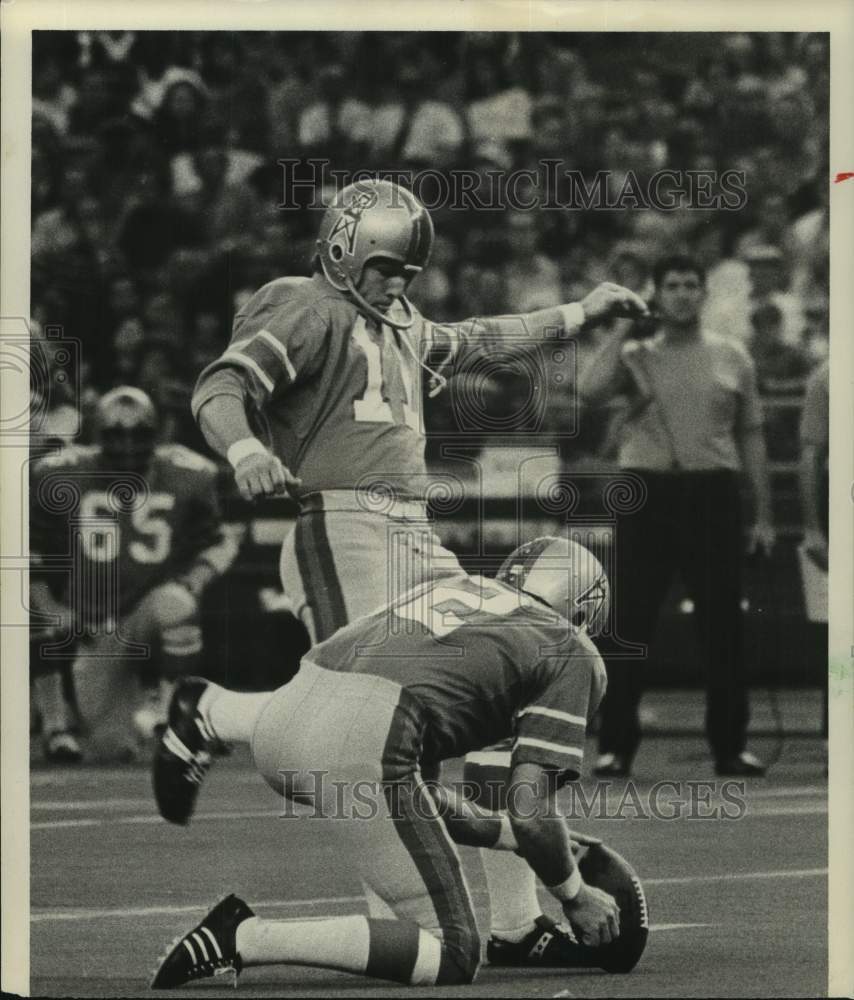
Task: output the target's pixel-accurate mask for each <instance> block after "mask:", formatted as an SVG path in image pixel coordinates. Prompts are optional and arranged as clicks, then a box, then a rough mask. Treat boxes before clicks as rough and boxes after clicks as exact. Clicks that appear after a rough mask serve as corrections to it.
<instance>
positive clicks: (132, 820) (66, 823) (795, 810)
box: [30, 800, 827, 831]
mask: <svg viewBox="0 0 854 1000" xmlns="http://www.w3.org/2000/svg"><path fill="white" fill-rule="evenodd" d="M152 809H153V806H152ZM826 813H827V803H826V802H819V803H809V802H805V803H803V804H793V805H783V806H774V805H769V806H761V807H759V808H758V809H757V808H751V806H750V802H749V800H748V802H747V810H746V812H745V814H744V816H743V817H742V820H745V819H761V818H763V817H766V816H823V815H825V814H826ZM265 818H266V819H277V818H279V813H278V811H277V809H276V807H275V805H273V804H271V806H270V808H268V809H250V810H234V809H230V810H223V811H222V812H208V813H199V814H198V815H197V816H196V818H195V822H197V823H203V822H205V821H206V820H244V819H265ZM291 818H292V819H299V817H297V816H294V817H291ZM618 818H619V819H620V821H621V822H622V821H623V818H620V817H611V818H609V817H603V819H602V820H601V822H609V821H610V820H615V819H618ZM685 821H686V822H689V821H688V820H687V819H686V820H685ZM695 822H699V820H695ZM720 822H724V821H723V820H720ZM727 822H739V821H738V820H735V819H731V820H727ZM161 823H163V820H161V819H160V817H159V816H157V815H156V814H155V813H154V812H149V813H145V814H136V815H131V816H98V817H91V818H86V819H83V818H81V819H57V820H39V821H37V822H35V823H31V824H30V830H33V831H35V830H65V829H68V828H73V827H83V826H119V825H124V826H156V825H158V824H161Z"/></svg>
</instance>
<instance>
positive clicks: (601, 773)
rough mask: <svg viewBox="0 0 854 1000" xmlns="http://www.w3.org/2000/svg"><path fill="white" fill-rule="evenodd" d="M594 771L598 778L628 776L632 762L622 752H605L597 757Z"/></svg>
mask: <svg viewBox="0 0 854 1000" xmlns="http://www.w3.org/2000/svg"><path fill="white" fill-rule="evenodd" d="M593 773H594V774H595V775H596V777H597V778H628V777H629V775H630V774H631V773H632V762H631V760H630V759H629V758H628V757H626V756H624V755H623V754H620V753H603V754H600V755H599V757H598V758H597V760H596V764H595V766H594V768H593Z"/></svg>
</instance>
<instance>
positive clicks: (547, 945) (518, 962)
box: [486, 914, 590, 969]
mask: <svg viewBox="0 0 854 1000" xmlns="http://www.w3.org/2000/svg"><path fill="white" fill-rule="evenodd" d="M534 923H535V927H534V929H533V930H532V931H531V932H530V933H529V934H526V935H525V937H523V938H522V940H521V941H504V940H502V939H501V938H499V937H495V936H494V935H493V936H492V937H491V938H490V939H489V941H487V943H486V958H487V960H488V962H489V964H490V965H503V966H508V965H513V966H527V967H529V968H530V967H532V966H533V967H535V968H540V969H552V968H555V969H556V968H566V967H568V966H579V965H586V964H588V962H587V958H588V953H589V951H590V949H589V948H584V947H583V946H582V945H580V944H579V943H578V940H577V939H576V937H575V935H574V934H573V932H572V928H571V927H570V926H569V924H563V923H561V924H558V923H555V921H554V920H552V919H551V917H547V916H546V915H545V914H542V915H541V916H539V917H537V919H536V920H535V921H534Z"/></svg>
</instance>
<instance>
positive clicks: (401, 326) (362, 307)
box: [344, 275, 415, 331]
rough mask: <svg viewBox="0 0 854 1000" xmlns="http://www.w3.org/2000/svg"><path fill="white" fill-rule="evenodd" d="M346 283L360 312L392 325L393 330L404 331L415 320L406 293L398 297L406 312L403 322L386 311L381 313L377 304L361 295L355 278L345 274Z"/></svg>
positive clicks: (379, 321)
mask: <svg viewBox="0 0 854 1000" xmlns="http://www.w3.org/2000/svg"><path fill="white" fill-rule="evenodd" d="M344 284H345V285H346V289H347V294H348V295H349V296H350V297H351V298H352V299H353V301H354V302H355V304H356V307H357V308H358V310H359V312H362V313H365V314H366V315H368V316H370V318H371V319H373V320H376V322H377V323H381V324H383V325H384V326H390V327H391V328H392V330H399V331H402V330H408V329H409V328H410V327H411V326H412V324H413V323H414V322H415V313H414V312H413V310H412V303H411V302H410V301H409V299H408V298H407V297H406V296H405V295H401V296H400V298H399V299H398V302H400V304H401V305H402V306H403V309H404V312H405V313H406V320H405V321H404V322H402V323H401V322H400V321H399V320H394V319H390V318H389V317H388V316H386V314H385V313H381V312H380V311H379V309H377V308H376V306H372V305H371V304H370V302H368V300H367V299H366V298H364V297H363V296H362V295H360V294H359V293H358V292H357V291H356V286H355V285H354V284H353V279H352V278H350V276H349V275H346V276H345V278H344Z"/></svg>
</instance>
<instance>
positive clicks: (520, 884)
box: [463, 750, 543, 941]
mask: <svg viewBox="0 0 854 1000" xmlns="http://www.w3.org/2000/svg"><path fill="white" fill-rule="evenodd" d="M509 764H510V754H509V753H507V752H506V751H495V750H486V751H481V752H480V753H473V754H469V755H468V756H467V757H466V761H465V767H464V770H463V780H464V781H465V782H466V783H467V784H471V785H473V786H475V787H476V789H477V791H476V794H475V795H474V801H475V802H477V803H478V805H482V806H484V807H485V808H486V809H492V810H500V809H505V808H506V802H505V798H506V792H505V787H506V783H507V779H508V778H509V774H510V768H509ZM480 860H481V862H482V864H483V870H484V874H485V875H486V888H487V890H488V891H489V913H490V929H491V931H492V933H493V934H494V935H495V936H496V937H500V938H503V939H504V940H505V941H521V940H522V938H523V937H524V936H525V935H526V934H528V933H530V931H531V930H533V927H534V921H535V920H536V919H537V917H538V916H540V914H541V913H542V912H543V908H542V907H541V906H540V901H539V899H538V898H537V879H536V876H535V875H534V872H533V871H532V869H531V866H530V865H529V864H528V862H527V861H525V859H524V858H520V857H519V856H518V855H517V854H512V853H509V852H507V851H496V850H486V849H484V850H481V852H480Z"/></svg>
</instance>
